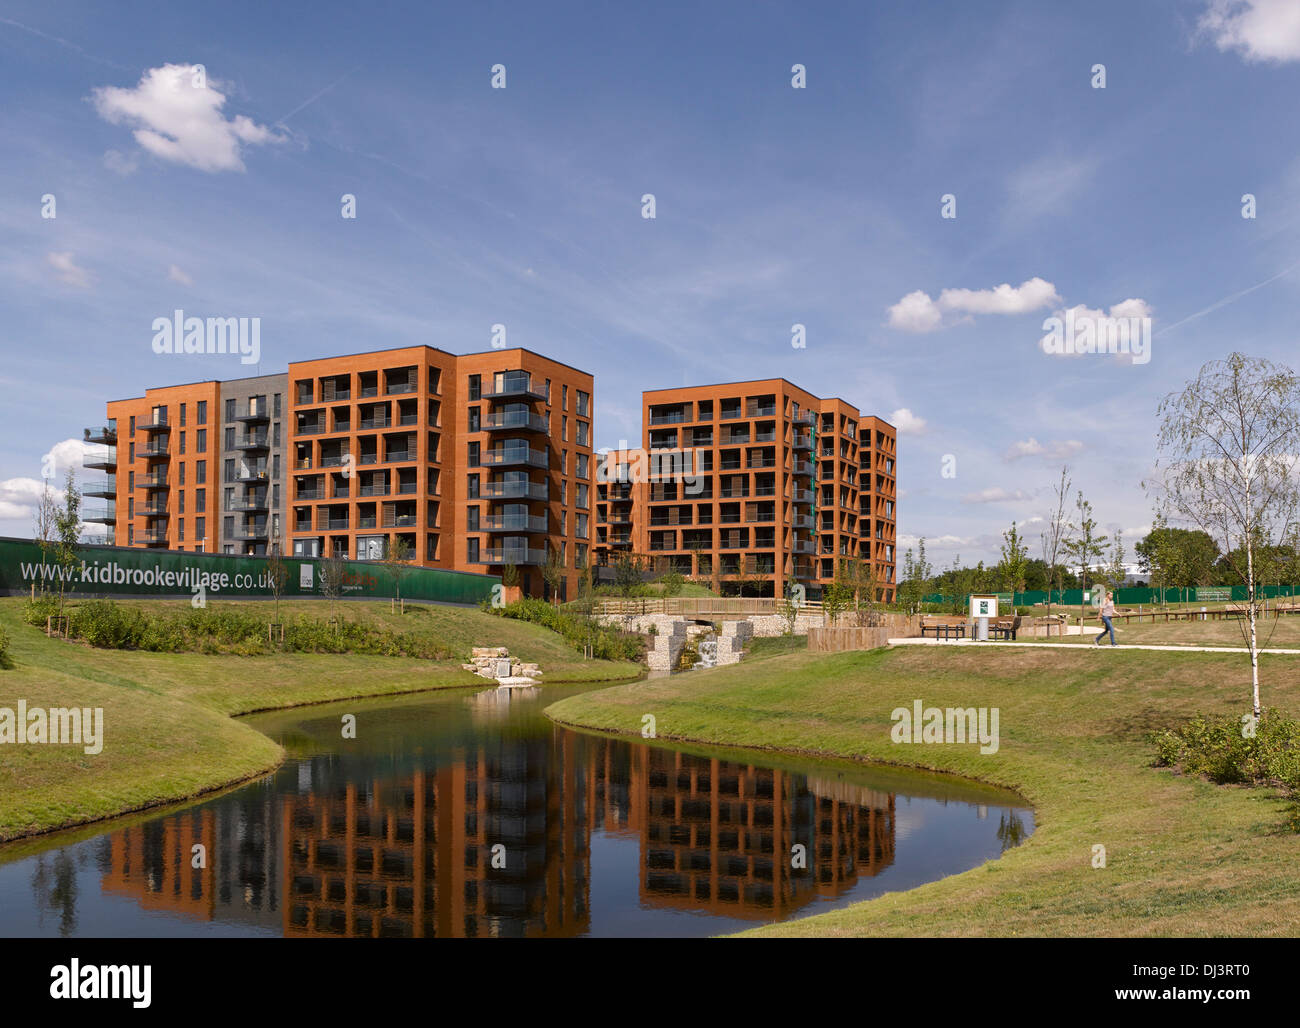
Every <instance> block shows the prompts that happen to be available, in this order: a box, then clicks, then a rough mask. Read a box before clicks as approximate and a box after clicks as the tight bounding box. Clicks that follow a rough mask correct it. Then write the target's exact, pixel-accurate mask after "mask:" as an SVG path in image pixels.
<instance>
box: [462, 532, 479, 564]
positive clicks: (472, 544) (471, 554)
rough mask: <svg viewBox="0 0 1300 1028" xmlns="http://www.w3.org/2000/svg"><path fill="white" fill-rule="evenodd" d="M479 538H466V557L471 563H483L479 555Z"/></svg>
mask: <svg viewBox="0 0 1300 1028" xmlns="http://www.w3.org/2000/svg"><path fill="white" fill-rule="evenodd" d="M478 543H479V541H478V539H477V538H474V539H466V540H465V559H466V560H467V561H468V562H469V563H471V564H479V563H481V561H480V559H479V555H478Z"/></svg>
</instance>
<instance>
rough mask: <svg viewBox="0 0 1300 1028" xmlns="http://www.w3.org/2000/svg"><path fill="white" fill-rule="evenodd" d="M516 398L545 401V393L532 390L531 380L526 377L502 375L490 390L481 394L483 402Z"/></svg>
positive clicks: (540, 390)
mask: <svg viewBox="0 0 1300 1028" xmlns="http://www.w3.org/2000/svg"><path fill="white" fill-rule="evenodd" d="M518 397H527V398H528V399H531V400H545V399H546V391H545V390H544V389H535V388H533V384H532V380H531V379H530V378H529V376H528V375H502V376H501V378H500V379H499V380H497V381H495V382H493V384H492V387H491V388H490V389H487V390H484V392H483V399H485V400H508V399H515V398H518Z"/></svg>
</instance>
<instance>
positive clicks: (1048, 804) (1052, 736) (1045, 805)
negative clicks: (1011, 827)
mask: <svg viewBox="0 0 1300 1028" xmlns="http://www.w3.org/2000/svg"><path fill="white" fill-rule="evenodd" d="M1263 674H1264V682H1265V685H1264V698H1265V703H1266V705H1268V706H1272V707H1276V708H1279V709H1280V710H1282V711H1283V712H1286V713H1288V714H1291V715H1293V716H1294V715H1295V714H1296V713H1297V712H1300V658H1296V657H1273V658H1268V657H1266V658H1264V662H1263ZM1248 688H1249V667H1248V665H1247V662H1246V661H1245V659H1243V658H1241V657H1237V656H1235V655H1229V654H1222V655H1219V654H1190V653H1189V654H1178V653H1166V652H1143V651H1128V652H1124V651H1119V652H1115V653H1106V654H1097V653H1092V652H1088V651H1080V652H1078V653H1075V652H1071V651H1069V650H1060V649H1056V650H1048V649H1044V650H1041V651H1035V650H1030V649H1023V648H1022V649H1015V650H1012V649H1001V650H1000V649H997V648H995V647H989V648H987V649H981V650H970V649H965V648H962V649H957V648H952V649H946V648H930V647H916V648H912V647H908V648H903V647H900V648H898V649H895V650H878V651H873V652H869V653H863V652H856V653H841V654H808V653H806V652H805V653H793V654H787V655H783V656H773V657H771V658H767V659H758V660H753V661H751V662H749V663H747V664H741V665H739V666H736V667H732V668H722V669H718V670H716V671H708V672H704V673H701V674H694V675H689V676H681V677H677V678H661V679H655V680H652V681H643V682H637V683H634V684H631V685H623V686H618V687H615V688H612V689H605V690H601V691H599V692H594V693H587V694H584V695H581V696H573V697H569V698H567V699H564V700H562V701H560V702H559V703H557V704H554V705H552V706H551V707H550V708H548V711H547V713H548V714H550V715H551V716H552V717H553V718H554V719H556V720H557V721H560V722H563V723H567V724H573V725H580V726H585V727H589V728H595V729H603V730H609V731H617V732H627V733H631V732H638V733H639V731H640V727H641V717H642V715H643V714H647V713H649V714H654V715H655V717H656V720H657V729H658V733H659V736H660V737H661V738H674V739H689V740H692V741H695V742H702V743H710V744H718V745H727V746H751V747H763V748H773V749H780V750H786V751H796V752H808V753H816V754H824V755H832V756H841V757H850V758H857V759H864V760H878V761H887V762H891V763H900V764H910V765H914V766H920V767H925V768H930V769H933V770H939V771H947V772H952V773H956V774H960V775H965V776H968V777H972V778H977V779H980V780H983V781H987V782H990V783H994V784H997V785H1001V786H1006V787H1009V788H1012V789H1015V790H1016V791H1017V792H1019V793H1020V794H1021V795H1022V796H1024V797H1025V798H1026V799H1028V800H1029V801H1030V802H1031V803H1033V804H1034V807H1035V810H1036V820H1037V825H1038V827H1037V830H1036V831H1035V833H1034V835H1033V837H1032V838H1031V839H1030V840H1029V841H1028V842H1027V843H1026V844H1024V845H1022V846H1020V847H1018V848H1017V849H1014V850H1011V851H1009V852H1008V853H1006V854H1005V855H1004V856H1003V857H1002V858H1001V859H999V860H996V861H992V862H990V863H988V864H985V865H984V866H982V867H979V868H975V869H973V870H971V871H968V872H966V873H964V874H960V875H954V876H952V877H950V878H946V879H943V880H941V881H937V882H933V883H930V884H928V885H925V886H922V887H920V888H917V889H913V890H910V891H908V892H905V893H891V894H888V895H886V896H882V897H880V898H878V899H875V900H871V901H868V902H865V903H861V904H857V905H854V906H851V907H847V908H844V909H843V910H839V911H835V912H831V913H827V914H822V915H819V916H816V917H812V918H807V919H802V920H796V921H791V922H788V923H785V924H779V925H771V926H767V927H765V928H761V929H756V930H755V931H754V932H753V934H757V935H773V936H801V935H808V936H817V935H872V936H876V935H896V936H908V935H1008V936H1010V935H1035V936H1037V935H1064V936H1070V935H1294V934H1297V932H1300V860H1298V859H1297V858H1298V857H1300V837H1297V836H1296V835H1295V834H1293V833H1291V832H1289V831H1288V830H1286V828H1285V823H1286V820H1287V813H1288V807H1289V803H1288V802H1287V801H1286V800H1285V799H1283V798H1282V796H1281V794H1280V793H1278V792H1277V791H1275V790H1272V789H1260V788H1243V787H1231V786H1217V785H1213V784H1211V783H1209V782H1206V781H1201V780H1196V779H1190V778H1185V777H1181V776H1178V775H1176V774H1174V773H1172V772H1171V771H1168V770H1164V769H1159V768H1156V767H1153V766H1152V764H1153V758H1154V747H1153V746H1152V744H1151V743H1150V742H1149V741H1148V736H1149V734H1150V733H1151V732H1153V731H1154V730H1157V729H1160V728H1165V727H1172V726H1174V725H1177V724H1179V723H1181V722H1182V721H1183V720H1184V719H1185V718H1187V717H1190V716H1192V715H1193V714H1195V713H1198V712H1207V713H1223V714H1229V713H1237V714H1239V713H1242V712H1244V711H1246V710H1247V709H1248V704H1247V697H1248V696H1249V691H1248ZM916 699H921V700H923V701H924V703H925V705H926V706H939V707H949V706H954V707H972V706H974V707H997V708H998V709H999V710H1000V737H1001V744H1000V748H999V750H998V752H997V753H996V754H992V755H988V756H982V755H980V753H979V752H978V747H977V746H972V745H959V744H958V745H896V744H894V743H893V742H892V741H891V739H890V728H891V726H892V722H891V719H890V713H891V712H892V711H893V710H894V709H895V708H896V707H908V708H910V707H911V705H912V702H913V701H914V700H916ZM1097 845H1101V846H1104V847H1105V849H1106V866H1105V868H1100V869H1099V868H1094V867H1093V866H1092V860H1093V847H1094V846H1097Z"/></svg>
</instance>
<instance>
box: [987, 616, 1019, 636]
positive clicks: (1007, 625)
mask: <svg viewBox="0 0 1300 1028" xmlns="http://www.w3.org/2000/svg"><path fill="white" fill-rule="evenodd" d="M1018 631H1020V615H1019V614H1017V615H1016V616H1015V617H1005V618H997V619H995V620H994V621H991V622H990V623H989V635H991V636H992V637H993V638H994V639H1015V637H1016V633H1017V632H1018Z"/></svg>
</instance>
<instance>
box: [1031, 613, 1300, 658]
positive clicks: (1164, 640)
mask: <svg viewBox="0 0 1300 1028" xmlns="http://www.w3.org/2000/svg"><path fill="white" fill-rule="evenodd" d="M1075 623H1076V624H1077V622H1075ZM1103 627H1104V626H1103V625H1102V624H1101V622H1100V621H1087V622H1085V623H1084V628H1085V629H1086V631H1085V633H1084V634H1083V635H1063V636H1055V635H1054V636H1051V637H1050V638H1029V637H1028V636H1021V637H1020V638H1019V639H1018V640H1017V641H1018V642H1054V643H1056V642H1064V643H1080V644H1083V645H1087V646H1091V645H1092V642H1093V640H1094V639H1096V638H1097V636H1098V634H1099V633H1100V632H1101V630H1102V628H1103ZM1249 630H1250V625H1249V623H1248V622H1246V621H1245V620H1244V619H1243V620H1242V621H1129V622H1127V623H1126V622H1123V621H1116V622H1115V641H1116V642H1118V643H1119V644H1120V645H1124V644H1125V643H1128V644H1129V645H1134V646H1135V645H1139V644H1140V645H1143V646H1239V647H1241V648H1242V649H1243V650H1244V649H1245V648H1246V637H1245V636H1244V635H1243V634H1242V633H1243V631H1246V632H1248V631H1249ZM1257 630H1258V636H1259V645H1260V646H1261V647H1274V648H1277V649H1300V615H1296V614H1287V615H1284V616H1282V617H1280V618H1274V617H1268V618H1262V619H1260V621H1259V622H1257ZM1105 645H1107V646H1109V645H1110V638H1109V637H1107V639H1106V642H1105Z"/></svg>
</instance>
